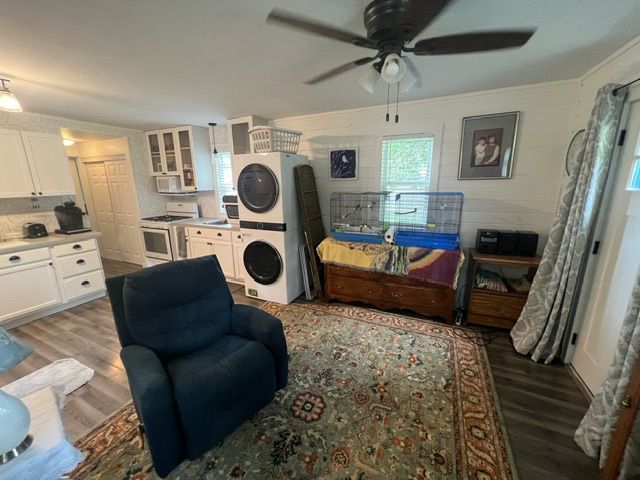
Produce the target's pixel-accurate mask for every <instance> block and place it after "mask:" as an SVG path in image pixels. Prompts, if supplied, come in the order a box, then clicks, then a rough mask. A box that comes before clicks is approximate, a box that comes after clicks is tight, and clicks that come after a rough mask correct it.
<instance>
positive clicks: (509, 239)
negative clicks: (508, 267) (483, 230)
mask: <svg viewBox="0 0 640 480" xmlns="http://www.w3.org/2000/svg"><path fill="white" fill-rule="evenodd" d="M517 253H518V235H517V234H516V232H514V231H513V230H500V231H499V232H498V254H499V255H517Z"/></svg>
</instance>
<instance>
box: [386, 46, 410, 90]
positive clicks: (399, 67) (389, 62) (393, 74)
mask: <svg viewBox="0 0 640 480" xmlns="http://www.w3.org/2000/svg"><path fill="white" fill-rule="evenodd" d="M406 73H407V64H406V62H405V61H404V59H402V58H401V57H400V55H398V54H396V53H390V54H389V55H387V56H386V58H385V59H384V64H383V65H382V69H381V71H380V78H382V80H384V81H385V82H387V83H389V84H394V83H398V82H399V81H400V80H402V78H403V77H404V75H405V74H406Z"/></svg>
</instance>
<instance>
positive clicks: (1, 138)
mask: <svg viewBox="0 0 640 480" xmlns="http://www.w3.org/2000/svg"><path fill="white" fill-rule="evenodd" d="M0 164H1V165H2V175H0V198H17V197H31V196H34V195H35V194H36V192H35V190H36V188H35V186H34V184H33V180H32V179H31V172H30V170H29V162H28V161H27V155H26V153H25V151H24V146H23V145H22V136H21V135H20V132H19V131H18V130H0Z"/></svg>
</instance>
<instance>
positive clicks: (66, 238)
mask: <svg viewBox="0 0 640 480" xmlns="http://www.w3.org/2000/svg"><path fill="white" fill-rule="evenodd" d="M100 235H102V234H101V233H100V232H85V233H76V234H74V235H59V234H57V233H52V234H51V235H49V236H47V237H42V238H18V239H16V240H7V241H3V242H0V255H2V254H5V253H13V252H23V251H25V250H33V249H34V248H44V247H53V246H54V245H62V244H64V243H73V242H79V241H82V240H89V239H91V238H98V237H99V236H100Z"/></svg>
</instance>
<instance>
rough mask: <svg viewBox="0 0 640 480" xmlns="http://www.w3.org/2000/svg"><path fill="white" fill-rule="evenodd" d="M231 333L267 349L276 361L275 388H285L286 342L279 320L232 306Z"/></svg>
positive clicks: (254, 310) (259, 312)
mask: <svg viewBox="0 0 640 480" xmlns="http://www.w3.org/2000/svg"><path fill="white" fill-rule="evenodd" d="M231 333H232V334H234V335H240V336H242V337H246V338H250V339H252V340H257V341H259V342H260V343H262V344H263V345H264V346H265V347H267V349H268V350H269V351H270V352H271V354H272V355H273V358H274V359H275V361H276V388H277V389H278V390H279V389H281V388H284V387H286V386H287V379H288V376H289V359H288V357H287V340H286V339H285V337H284V330H283V328H282V322H281V321H280V320H279V319H277V318H276V317H274V316H273V315H271V314H269V313H267V312H265V311H264V310H260V309H259V308H255V307H252V306H250V305H241V304H234V305H233V307H231Z"/></svg>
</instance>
